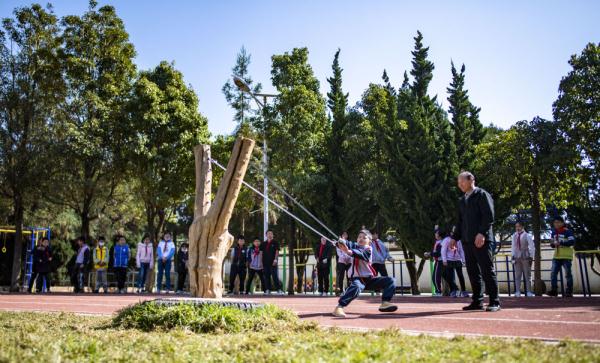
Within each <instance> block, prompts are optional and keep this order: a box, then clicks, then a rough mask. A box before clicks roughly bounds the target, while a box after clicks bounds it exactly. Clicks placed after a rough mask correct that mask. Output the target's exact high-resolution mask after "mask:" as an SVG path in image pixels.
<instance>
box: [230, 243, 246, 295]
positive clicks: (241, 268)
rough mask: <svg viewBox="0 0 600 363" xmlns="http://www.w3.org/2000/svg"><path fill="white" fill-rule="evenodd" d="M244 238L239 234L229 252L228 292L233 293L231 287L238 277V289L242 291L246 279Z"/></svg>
mask: <svg viewBox="0 0 600 363" xmlns="http://www.w3.org/2000/svg"><path fill="white" fill-rule="evenodd" d="M245 244H246V240H245V238H244V236H239V237H238V240H237V243H236V244H235V246H234V247H233V249H232V252H231V267H230V269H229V290H228V292H227V293H228V294H233V288H234V287H235V278H236V277H239V279H240V284H239V287H240V288H239V291H240V293H243V292H244V281H245V280H246V261H247V260H248V259H247V255H248V249H247V248H246V245H245Z"/></svg>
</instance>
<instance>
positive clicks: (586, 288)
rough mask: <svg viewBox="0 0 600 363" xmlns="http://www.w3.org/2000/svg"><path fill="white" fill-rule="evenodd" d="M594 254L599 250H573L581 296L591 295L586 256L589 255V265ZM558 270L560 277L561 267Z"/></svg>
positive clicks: (597, 253)
mask: <svg viewBox="0 0 600 363" xmlns="http://www.w3.org/2000/svg"><path fill="white" fill-rule="evenodd" d="M596 255H600V250H587V251H575V256H577V261H578V263H579V274H580V276H581V289H582V290H583V296H592V289H591V287H590V276H589V274H588V267H587V263H586V258H587V257H590V266H591V265H592V264H593V260H594V257H596ZM560 272H561V278H562V269H561V271H560Z"/></svg>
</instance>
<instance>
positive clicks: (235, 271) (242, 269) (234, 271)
mask: <svg viewBox="0 0 600 363" xmlns="http://www.w3.org/2000/svg"><path fill="white" fill-rule="evenodd" d="M236 277H239V278H240V285H239V286H240V292H242V291H244V281H245V280H246V266H244V265H237V264H232V265H231V269H230V270H229V292H233V288H234V286H235V278H236Z"/></svg>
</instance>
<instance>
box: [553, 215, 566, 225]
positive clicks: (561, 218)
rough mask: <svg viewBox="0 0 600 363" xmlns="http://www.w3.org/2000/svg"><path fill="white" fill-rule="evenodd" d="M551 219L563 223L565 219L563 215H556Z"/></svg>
mask: <svg viewBox="0 0 600 363" xmlns="http://www.w3.org/2000/svg"><path fill="white" fill-rule="evenodd" d="M553 221H554V222H556V221H558V222H563V223H565V219H564V218H563V217H561V216H556V217H554V219H553Z"/></svg>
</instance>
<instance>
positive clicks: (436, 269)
mask: <svg viewBox="0 0 600 363" xmlns="http://www.w3.org/2000/svg"><path fill="white" fill-rule="evenodd" d="M441 256H442V240H436V241H435V243H434V244H433V249H432V250H431V258H432V259H433V271H432V273H431V280H432V281H431V282H432V283H433V288H434V290H435V293H436V294H441V293H442V270H443V267H444V265H443V264H442V261H441V259H440V257H441Z"/></svg>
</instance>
